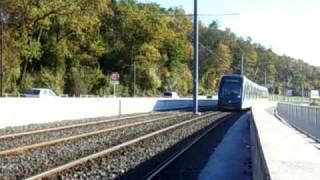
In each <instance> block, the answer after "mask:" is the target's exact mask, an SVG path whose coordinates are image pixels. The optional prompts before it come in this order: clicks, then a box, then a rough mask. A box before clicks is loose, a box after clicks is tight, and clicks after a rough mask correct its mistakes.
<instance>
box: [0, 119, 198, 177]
mask: <svg viewBox="0 0 320 180" xmlns="http://www.w3.org/2000/svg"><path fill="white" fill-rule="evenodd" d="M161 115H162V117H157V118H153V119H150V120H145V121H140V122H136V123H131V124H125V125H122V126H116V127H112V128H107V129H104V130H99V131H96V132H90V133H85V134H80V135H77V136H71V137H67V138H62V139H57V140H53V141H48V142H42V143H39V144H32V145H28V146H22V147H18V148H13V149H9V150H5V151H1V153H0V154H1V155H0V167H2V168H1V169H0V176H1V177H2V178H4V179H23V178H27V177H29V176H32V175H34V174H38V173H41V172H42V171H46V170H49V169H51V168H54V167H56V166H59V165H62V164H65V163H67V162H70V161H74V160H76V159H79V158H81V157H85V156H88V155H90V154H93V153H96V152H99V151H102V150H103V149H106V148H110V147H112V146H115V145H117V144H121V143H123V142H126V141H128V140H130V139H134V138H137V137H139V136H143V135H145V134H147V133H151V132H153V131H157V130H159V129H162V128H165V127H167V126H171V125H174V124H177V123H180V122H183V121H185V120H187V119H190V118H191V116H192V114H191V113H178V114H168V115H166V116H164V115H163V114H161Z"/></svg>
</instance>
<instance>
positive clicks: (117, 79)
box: [110, 72, 120, 84]
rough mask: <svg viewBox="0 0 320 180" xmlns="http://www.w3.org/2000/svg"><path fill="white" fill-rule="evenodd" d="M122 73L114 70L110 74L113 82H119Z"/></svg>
mask: <svg viewBox="0 0 320 180" xmlns="http://www.w3.org/2000/svg"><path fill="white" fill-rule="evenodd" d="M119 79H120V74H119V73H117V72H113V73H112V74H111V76H110V83H111V84H119Z"/></svg>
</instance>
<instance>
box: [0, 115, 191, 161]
mask: <svg viewBox="0 0 320 180" xmlns="http://www.w3.org/2000/svg"><path fill="white" fill-rule="evenodd" d="M186 114H188V113H181V114H178V115H169V116H165V117H161V118H155V119H151V120H145V121H140V122H135V123H130V124H125V125H121V126H116V127H111V128H106V129H102V130H98V131H93V132H89V133H83V134H79V135H75V136H69V137H65V138H60V139H55V140H51V141H45V142H41V143H36V144H31V145H26V146H22V147H17V148H12V149H8V150H3V151H0V156H4V155H11V154H22V153H24V152H25V151H27V150H32V149H36V148H41V147H47V146H52V145H56V144H61V143H66V142H69V141H72V140H77V139H81V138H87V137H91V136H95V135H99V134H102V133H107V132H111V131H116V130H119V129H124V128H130V127H134V126H138V125H142V124H147V123H151V122H156V121H160V120H165V119H171V118H174V117H179V116H183V115H186Z"/></svg>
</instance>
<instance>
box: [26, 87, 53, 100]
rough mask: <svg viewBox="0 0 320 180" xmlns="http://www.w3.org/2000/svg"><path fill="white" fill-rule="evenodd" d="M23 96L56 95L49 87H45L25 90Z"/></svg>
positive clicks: (40, 96) (41, 96)
mask: <svg viewBox="0 0 320 180" xmlns="http://www.w3.org/2000/svg"><path fill="white" fill-rule="evenodd" d="M23 96H24V97H34V98H43V97H57V95H56V93H54V92H53V91H52V90H51V89H46V88H32V89H30V90H27V91H26V92H25V93H24V94H23Z"/></svg>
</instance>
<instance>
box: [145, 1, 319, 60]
mask: <svg viewBox="0 0 320 180" xmlns="http://www.w3.org/2000/svg"><path fill="white" fill-rule="evenodd" d="M140 2H156V3H158V4H160V5H161V6H162V7H166V8H168V7H182V8H184V9H185V10H186V11H187V13H193V0H140ZM198 13H199V14H226V13H239V15H237V16H222V15H216V16H209V17H200V20H201V21H202V22H204V23H205V24H209V23H210V22H212V20H216V21H217V22H218V23H219V26H220V29H225V28H230V29H231V30H232V32H234V33H236V34H237V35H238V36H242V37H251V38H252V40H253V42H256V43H260V44H262V45H264V46H265V47H267V48H272V50H273V51H274V52H276V53H277V54H279V55H283V54H285V55H288V56H291V57H293V58H296V59H302V60H304V61H305V62H307V63H309V64H311V65H316V66H320V0H198Z"/></svg>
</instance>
